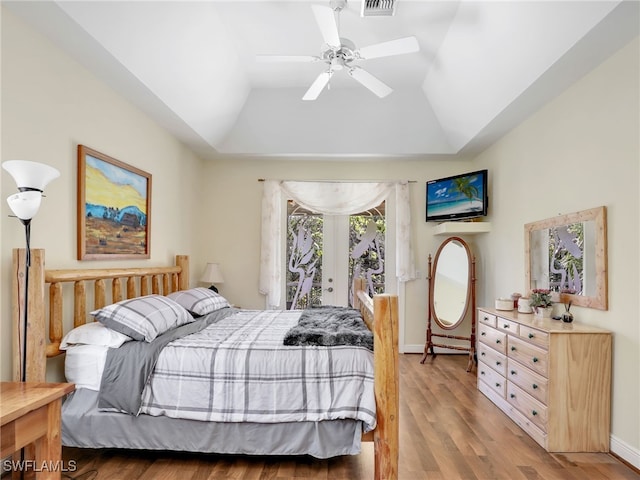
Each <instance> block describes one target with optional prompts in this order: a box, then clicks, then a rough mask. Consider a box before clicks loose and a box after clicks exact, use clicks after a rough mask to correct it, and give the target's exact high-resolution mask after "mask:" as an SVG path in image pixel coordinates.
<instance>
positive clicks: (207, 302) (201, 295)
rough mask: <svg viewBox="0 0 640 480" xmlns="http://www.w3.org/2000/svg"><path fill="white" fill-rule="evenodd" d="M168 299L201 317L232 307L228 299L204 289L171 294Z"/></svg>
mask: <svg viewBox="0 0 640 480" xmlns="http://www.w3.org/2000/svg"><path fill="white" fill-rule="evenodd" d="M167 297H168V298H170V299H171V300H174V301H175V302H177V303H179V304H180V305H182V306H183V307H184V308H186V309H187V310H189V311H190V312H191V313H192V314H196V315H200V316H202V315H206V314H208V313H211V312H215V311H216V310H220V309H221V308H224V307H229V306H230V305H229V302H228V301H227V299H226V298H224V297H223V296H222V295H220V294H219V293H216V292H214V291H213V290H209V289H208V288H202V287H196V288H190V289H189V290H180V291H179V292H173V293H170V294H169V295H167Z"/></svg>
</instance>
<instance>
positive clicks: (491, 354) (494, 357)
mask: <svg viewBox="0 0 640 480" xmlns="http://www.w3.org/2000/svg"><path fill="white" fill-rule="evenodd" d="M478 360H481V361H482V362H483V363H485V364H487V365H488V366H489V367H491V368H493V369H494V370H495V371H496V372H498V373H499V374H500V375H502V376H503V377H506V376H507V357H506V356H505V355H502V354H501V353H499V352H496V351H495V350H494V349H493V348H491V347H489V346H488V345H485V344H484V343H479V344H478Z"/></svg>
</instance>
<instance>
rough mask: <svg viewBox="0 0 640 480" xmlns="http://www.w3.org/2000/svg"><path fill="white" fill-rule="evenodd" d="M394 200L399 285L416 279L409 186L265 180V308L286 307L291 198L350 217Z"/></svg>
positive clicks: (262, 255)
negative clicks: (286, 240) (286, 238)
mask: <svg viewBox="0 0 640 480" xmlns="http://www.w3.org/2000/svg"><path fill="white" fill-rule="evenodd" d="M394 192H395V195H396V276H397V277H398V279H399V280H400V281H401V282H406V281H408V280H412V279H414V278H415V266H414V262H413V254H412V251H411V213H410V204H409V184H408V182H295V181H283V180H265V182H264V191H263V197H262V244H261V252H260V293H262V294H263V295H266V297H267V308H282V305H281V294H282V253H281V252H282V241H283V238H284V235H283V232H282V228H283V225H284V223H285V222H284V221H283V218H282V212H283V211H284V210H283V202H284V201H285V199H289V198H290V199H293V200H295V201H296V202H297V203H298V204H299V205H301V206H302V207H304V208H306V209H308V210H311V211H313V212H317V213H322V214H324V215H350V214H354V213H359V212H363V211H365V210H368V209H370V208H373V207H376V206H378V205H379V204H380V203H382V201H383V200H385V199H386V198H388V197H389V195H392V194H393V193H394Z"/></svg>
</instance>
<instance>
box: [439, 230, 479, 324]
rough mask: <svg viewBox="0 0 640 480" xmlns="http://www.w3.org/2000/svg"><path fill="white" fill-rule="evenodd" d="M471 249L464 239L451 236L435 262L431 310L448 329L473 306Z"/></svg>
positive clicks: (440, 248) (441, 247) (459, 321)
mask: <svg viewBox="0 0 640 480" xmlns="http://www.w3.org/2000/svg"><path fill="white" fill-rule="evenodd" d="M471 262H472V260H471V250H470V249H469V246H468V245H467V244H466V242H465V241H464V240H462V239H461V238H458V237H451V238H448V239H447V240H445V241H444V242H443V243H442V245H440V247H439V248H438V251H437V252H436V256H435V259H434V262H433V280H432V282H431V294H430V295H429V296H430V301H431V302H432V303H431V312H432V315H433V319H434V320H435V322H436V323H437V324H438V326H440V328H443V329H445V330H451V329H453V328H456V327H457V326H458V325H459V324H460V323H461V322H462V321H463V320H464V317H465V315H466V313H467V309H468V306H469V293H470V291H471V289H470V285H471Z"/></svg>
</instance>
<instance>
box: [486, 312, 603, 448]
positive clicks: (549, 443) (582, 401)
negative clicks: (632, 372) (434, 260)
mask: <svg viewBox="0 0 640 480" xmlns="http://www.w3.org/2000/svg"><path fill="white" fill-rule="evenodd" d="M477 318H478V331H477V338H478V347H477V356H478V390H480V391H481V392H482V393H483V394H485V395H486V396H487V397H488V398H489V399H490V400H491V401H492V402H493V403H494V404H496V405H497V406H498V407H499V408H500V409H501V410H502V411H503V412H505V413H506V414H507V415H508V416H509V417H510V418H511V419H512V420H513V421H514V422H516V423H517V424H518V425H519V426H520V427H521V428H522V429H523V430H524V431H525V432H527V433H528V434H529V435H530V436H531V437H532V438H533V439H534V440H535V441H536V442H537V443H539V444H540V445H541V446H542V447H543V448H544V449H545V450H547V451H549V452H608V451H609V436H610V423H611V332H609V331H607V330H603V329H599V328H594V327H588V326H586V325H580V324H579V323H575V322H574V323H563V322H562V321H558V320H550V319H541V318H540V319H539V318H536V317H534V316H533V315H532V314H519V313H518V312H517V311H501V310H494V309H491V308H479V309H478V316H477Z"/></svg>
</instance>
